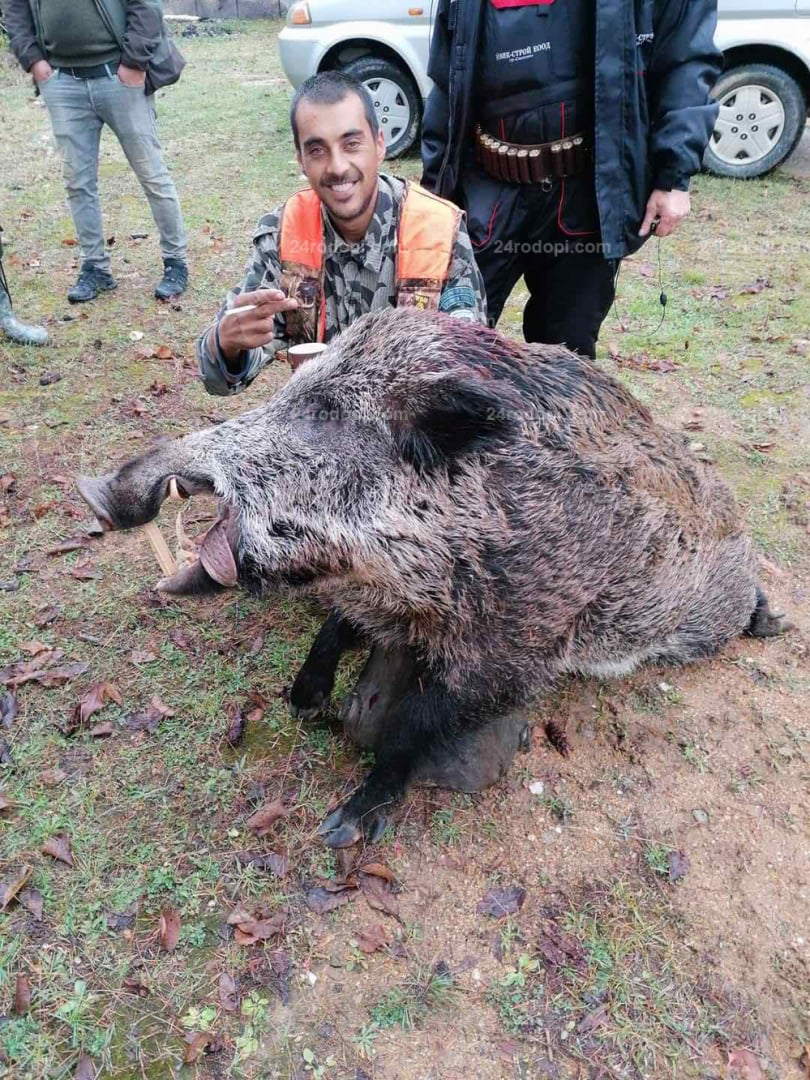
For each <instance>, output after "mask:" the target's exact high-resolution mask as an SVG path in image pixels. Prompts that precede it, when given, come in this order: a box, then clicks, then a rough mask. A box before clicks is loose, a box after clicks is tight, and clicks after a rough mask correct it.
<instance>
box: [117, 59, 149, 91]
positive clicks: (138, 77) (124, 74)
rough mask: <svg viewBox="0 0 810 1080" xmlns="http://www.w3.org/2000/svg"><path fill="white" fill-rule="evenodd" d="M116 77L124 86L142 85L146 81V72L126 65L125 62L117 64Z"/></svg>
mask: <svg viewBox="0 0 810 1080" xmlns="http://www.w3.org/2000/svg"><path fill="white" fill-rule="evenodd" d="M118 78H119V79H120V80H121V82H122V83H123V84H124V86H143V85H144V84H145V83H146V72H145V71H139V70H138V69H137V68H131V67H127V66H126V64H119V65H118Z"/></svg>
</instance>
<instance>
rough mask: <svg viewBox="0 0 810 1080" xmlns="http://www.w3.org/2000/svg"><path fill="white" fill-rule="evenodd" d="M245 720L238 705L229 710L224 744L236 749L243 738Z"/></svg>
mask: <svg viewBox="0 0 810 1080" xmlns="http://www.w3.org/2000/svg"><path fill="white" fill-rule="evenodd" d="M246 724H247V720H246V719H245V716H244V714H243V712H242V710H241V709H240V708H239V706H238V705H236V706H234V708H233V709H231V712H230V714H229V716H228V730H227V731H226V733H225V742H226V743H227V744H228V746H230V747H232V748H234V749H235V748H236V747H237V746H238V745H239V744H240V743H241V741H242V739H243V738H244V736H245V725H246Z"/></svg>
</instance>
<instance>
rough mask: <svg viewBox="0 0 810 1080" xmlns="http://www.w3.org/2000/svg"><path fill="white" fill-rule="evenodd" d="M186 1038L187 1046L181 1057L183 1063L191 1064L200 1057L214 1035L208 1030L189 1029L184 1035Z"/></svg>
mask: <svg viewBox="0 0 810 1080" xmlns="http://www.w3.org/2000/svg"><path fill="white" fill-rule="evenodd" d="M186 1040H187V1041H188V1046H187V1047H186V1053H185V1056H184V1057H183V1064H184V1065H193V1064H194V1062H195V1061H198V1060H199V1059H200V1058H201V1057H202V1055H203V1053H204V1052H205V1048H206V1047H207V1046H208V1044H209V1043H210V1042H213V1040H214V1036H213V1034H212V1033H211V1032H210V1031H190V1032H189V1033H188V1035H186Z"/></svg>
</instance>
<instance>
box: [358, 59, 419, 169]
mask: <svg viewBox="0 0 810 1080" xmlns="http://www.w3.org/2000/svg"><path fill="white" fill-rule="evenodd" d="M341 70H343V71H345V72H346V74H347V75H352V76H353V77H354V78H355V79H357V80H358V82H361V83H362V84H363V85H364V86H365V88H366V90H368V92H369V93H370V94H371V100H372V101H373V102H374V109H375V112H376V113H377V118H378V119H379V121H380V128H381V129H382V132H383V134H384V135H385V148H386V155H385V156H386V157H387V158H396V157H401V155H402V154H406V153H407V152H408V150H410V149H411V147H412V146H413V144H414V143H415V142H416V137H417V135H418V134H419V124H420V122H421V119H422V102H421V100H420V97H419V91H418V90H417V89H416V85H415V83H414V81H413V79H412V78H411V77H410V75H408V74H407V72H405V71H403V69H402V68H401V67H398V66H397V64H394V63H392V62H391V61H390V60H382V59H379V58H377V57H375V56H363V57H361V58H360V59H359V60H353V61H352V62H351V63H350V64H346V66H345V67H344V68H342V69H341Z"/></svg>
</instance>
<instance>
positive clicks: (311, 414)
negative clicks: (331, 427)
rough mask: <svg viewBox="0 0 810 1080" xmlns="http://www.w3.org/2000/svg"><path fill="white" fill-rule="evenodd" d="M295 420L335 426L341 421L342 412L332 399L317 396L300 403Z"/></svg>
mask: <svg viewBox="0 0 810 1080" xmlns="http://www.w3.org/2000/svg"><path fill="white" fill-rule="evenodd" d="M297 418H298V419H301V420H307V421H308V422H309V423H311V424H337V423H340V421H341V420H342V419H343V411H342V409H341V407H340V405H339V404H338V403H337V402H336V401H335V400H334V399H333V398H330V397H328V396H326V395H323V396H321V395H318V396H317V397H312V398H309V400H307V401H302V402H301V407H300V410H299V411H298V414H297Z"/></svg>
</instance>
